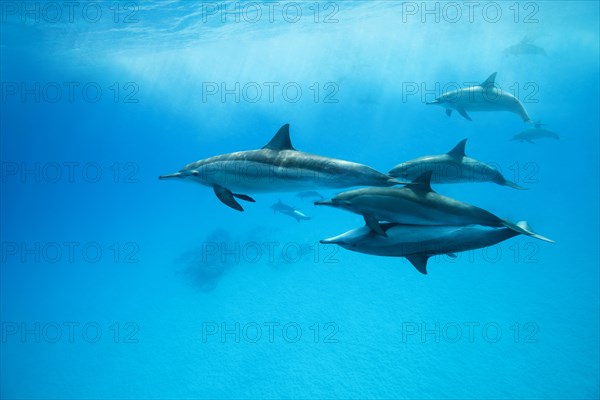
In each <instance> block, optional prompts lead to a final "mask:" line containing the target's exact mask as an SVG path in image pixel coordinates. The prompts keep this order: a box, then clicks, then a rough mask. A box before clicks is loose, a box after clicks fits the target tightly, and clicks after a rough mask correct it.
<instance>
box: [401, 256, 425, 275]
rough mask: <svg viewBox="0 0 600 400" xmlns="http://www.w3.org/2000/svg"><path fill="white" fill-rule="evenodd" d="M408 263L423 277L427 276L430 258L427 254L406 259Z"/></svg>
mask: <svg viewBox="0 0 600 400" xmlns="http://www.w3.org/2000/svg"><path fill="white" fill-rule="evenodd" d="M406 259H407V260H408V261H410V263H411V264H412V265H413V266H414V267H415V268H416V269H417V271H419V272H420V273H422V274H423V275H427V260H429V256H428V255H426V254H414V255H412V256H408V257H406Z"/></svg>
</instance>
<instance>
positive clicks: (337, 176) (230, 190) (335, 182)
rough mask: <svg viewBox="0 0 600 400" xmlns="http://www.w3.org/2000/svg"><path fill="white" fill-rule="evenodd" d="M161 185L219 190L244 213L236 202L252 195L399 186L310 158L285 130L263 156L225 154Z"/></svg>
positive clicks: (357, 168)
mask: <svg viewBox="0 0 600 400" xmlns="http://www.w3.org/2000/svg"><path fill="white" fill-rule="evenodd" d="M159 179H179V180H182V179H185V180H190V181H193V182H197V183H200V184H202V185H205V186H210V187H212V188H213V190H214V192H215V194H216V195H217V197H218V198H219V200H221V201H222V202H223V203H224V204H226V205H228V206H229V207H231V208H233V209H235V210H238V211H244V209H243V208H242V206H241V205H240V204H239V203H238V202H237V201H236V198H238V199H241V200H245V201H250V202H254V199H252V198H251V197H250V196H248V195H247V194H241V193H268V192H290V191H292V192H296V191H299V190H303V189H315V188H320V187H325V188H348V187H353V186H393V185H395V184H397V183H399V182H398V181H396V180H395V179H394V178H392V177H390V176H388V175H385V174H382V173H380V172H377V171H375V170H374V169H373V168H370V167H368V166H366V165H362V164H358V163H354V162H350V161H344V160H338V159H335V158H329V157H323V156H319V155H315V154H309V153H304V152H302V151H298V150H296V149H295V148H294V147H293V146H292V142H291V141H290V132H289V125H288V124H286V125H283V126H282V127H281V128H280V129H279V131H278V132H277V133H276V134H275V136H274V137H273V138H272V139H271V141H270V142H269V143H268V144H267V145H265V146H264V147H263V148H261V149H259V150H249V151H240V152H236V153H229V154H222V155H219V156H215V157H210V158H206V159H203V160H199V161H196V162H193V163H191V164H188V165H186V166H184V167H183V168H182V169H181V170H180V171H179V172H176V173H174V174H170V175H162V176H160V177H159Z"/></svg>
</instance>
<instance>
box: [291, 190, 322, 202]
mask: <svg viewBox="0 0 600 400" xmlns="http://www.w3.org/2000/svg"><path fill="white" fill-rule="evenodd" d="M296 196H298V197H300V200H304V199H305V198H311V197H312V198H317V199H324V197H323V195H322V194H321V193H319V192H315V191H314V190H309V191H306V192H300V193H298V194H297V195H296Z"/></svg>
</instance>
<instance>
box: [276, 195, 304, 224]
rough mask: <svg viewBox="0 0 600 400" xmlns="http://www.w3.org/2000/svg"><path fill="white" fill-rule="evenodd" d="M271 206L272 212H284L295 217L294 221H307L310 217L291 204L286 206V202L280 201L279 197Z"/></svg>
mask: <svg viewBox="0 0 600 400" xmlns="http://www.w3.org/2000/svg"><path fill="white" fill-rule="evenodd" d="M271 208H272V209H273V214H276V213H280V214H284V215H287V216H289V217H292V218H294V219H296V221H298V222H300V221H308V220H309V219H310V217H309V216H308V215H306V214H304V213H303V212H302V211H300V210H298V209H296V208H294V207H292V206H288V205H287V204H285V203H283V202H282V201H281V199H279V201H278V202H277V203H275V204H273V205H272V206H271Z"/></svg>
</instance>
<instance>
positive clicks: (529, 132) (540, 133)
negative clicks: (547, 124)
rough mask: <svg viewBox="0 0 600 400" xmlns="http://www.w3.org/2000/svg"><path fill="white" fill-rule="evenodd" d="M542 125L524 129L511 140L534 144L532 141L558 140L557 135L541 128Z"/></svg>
mask: <svg viewBox="0 0 600 400" xmlns="http://www.w3.org/2000/svg"><path fill="white" fill-rule="evenodd" d="M542 126H543V124H541V123H539V122H538V123H536V124H535V125H534V127H533V128H529V129H525V130H524V131H521V132H519V133H517V134H516V135H515V136H514V137H513V138H512V139H511V140H518V141H519V142H521V143H523V142H527V143H531V144H535V142H534V140H538V139H544V138H550V139H556V140H559V139H560V137H559V136H558V134H557V133H555V132H552V131H549V130H548V129H545V128H542Z"/></svg>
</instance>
